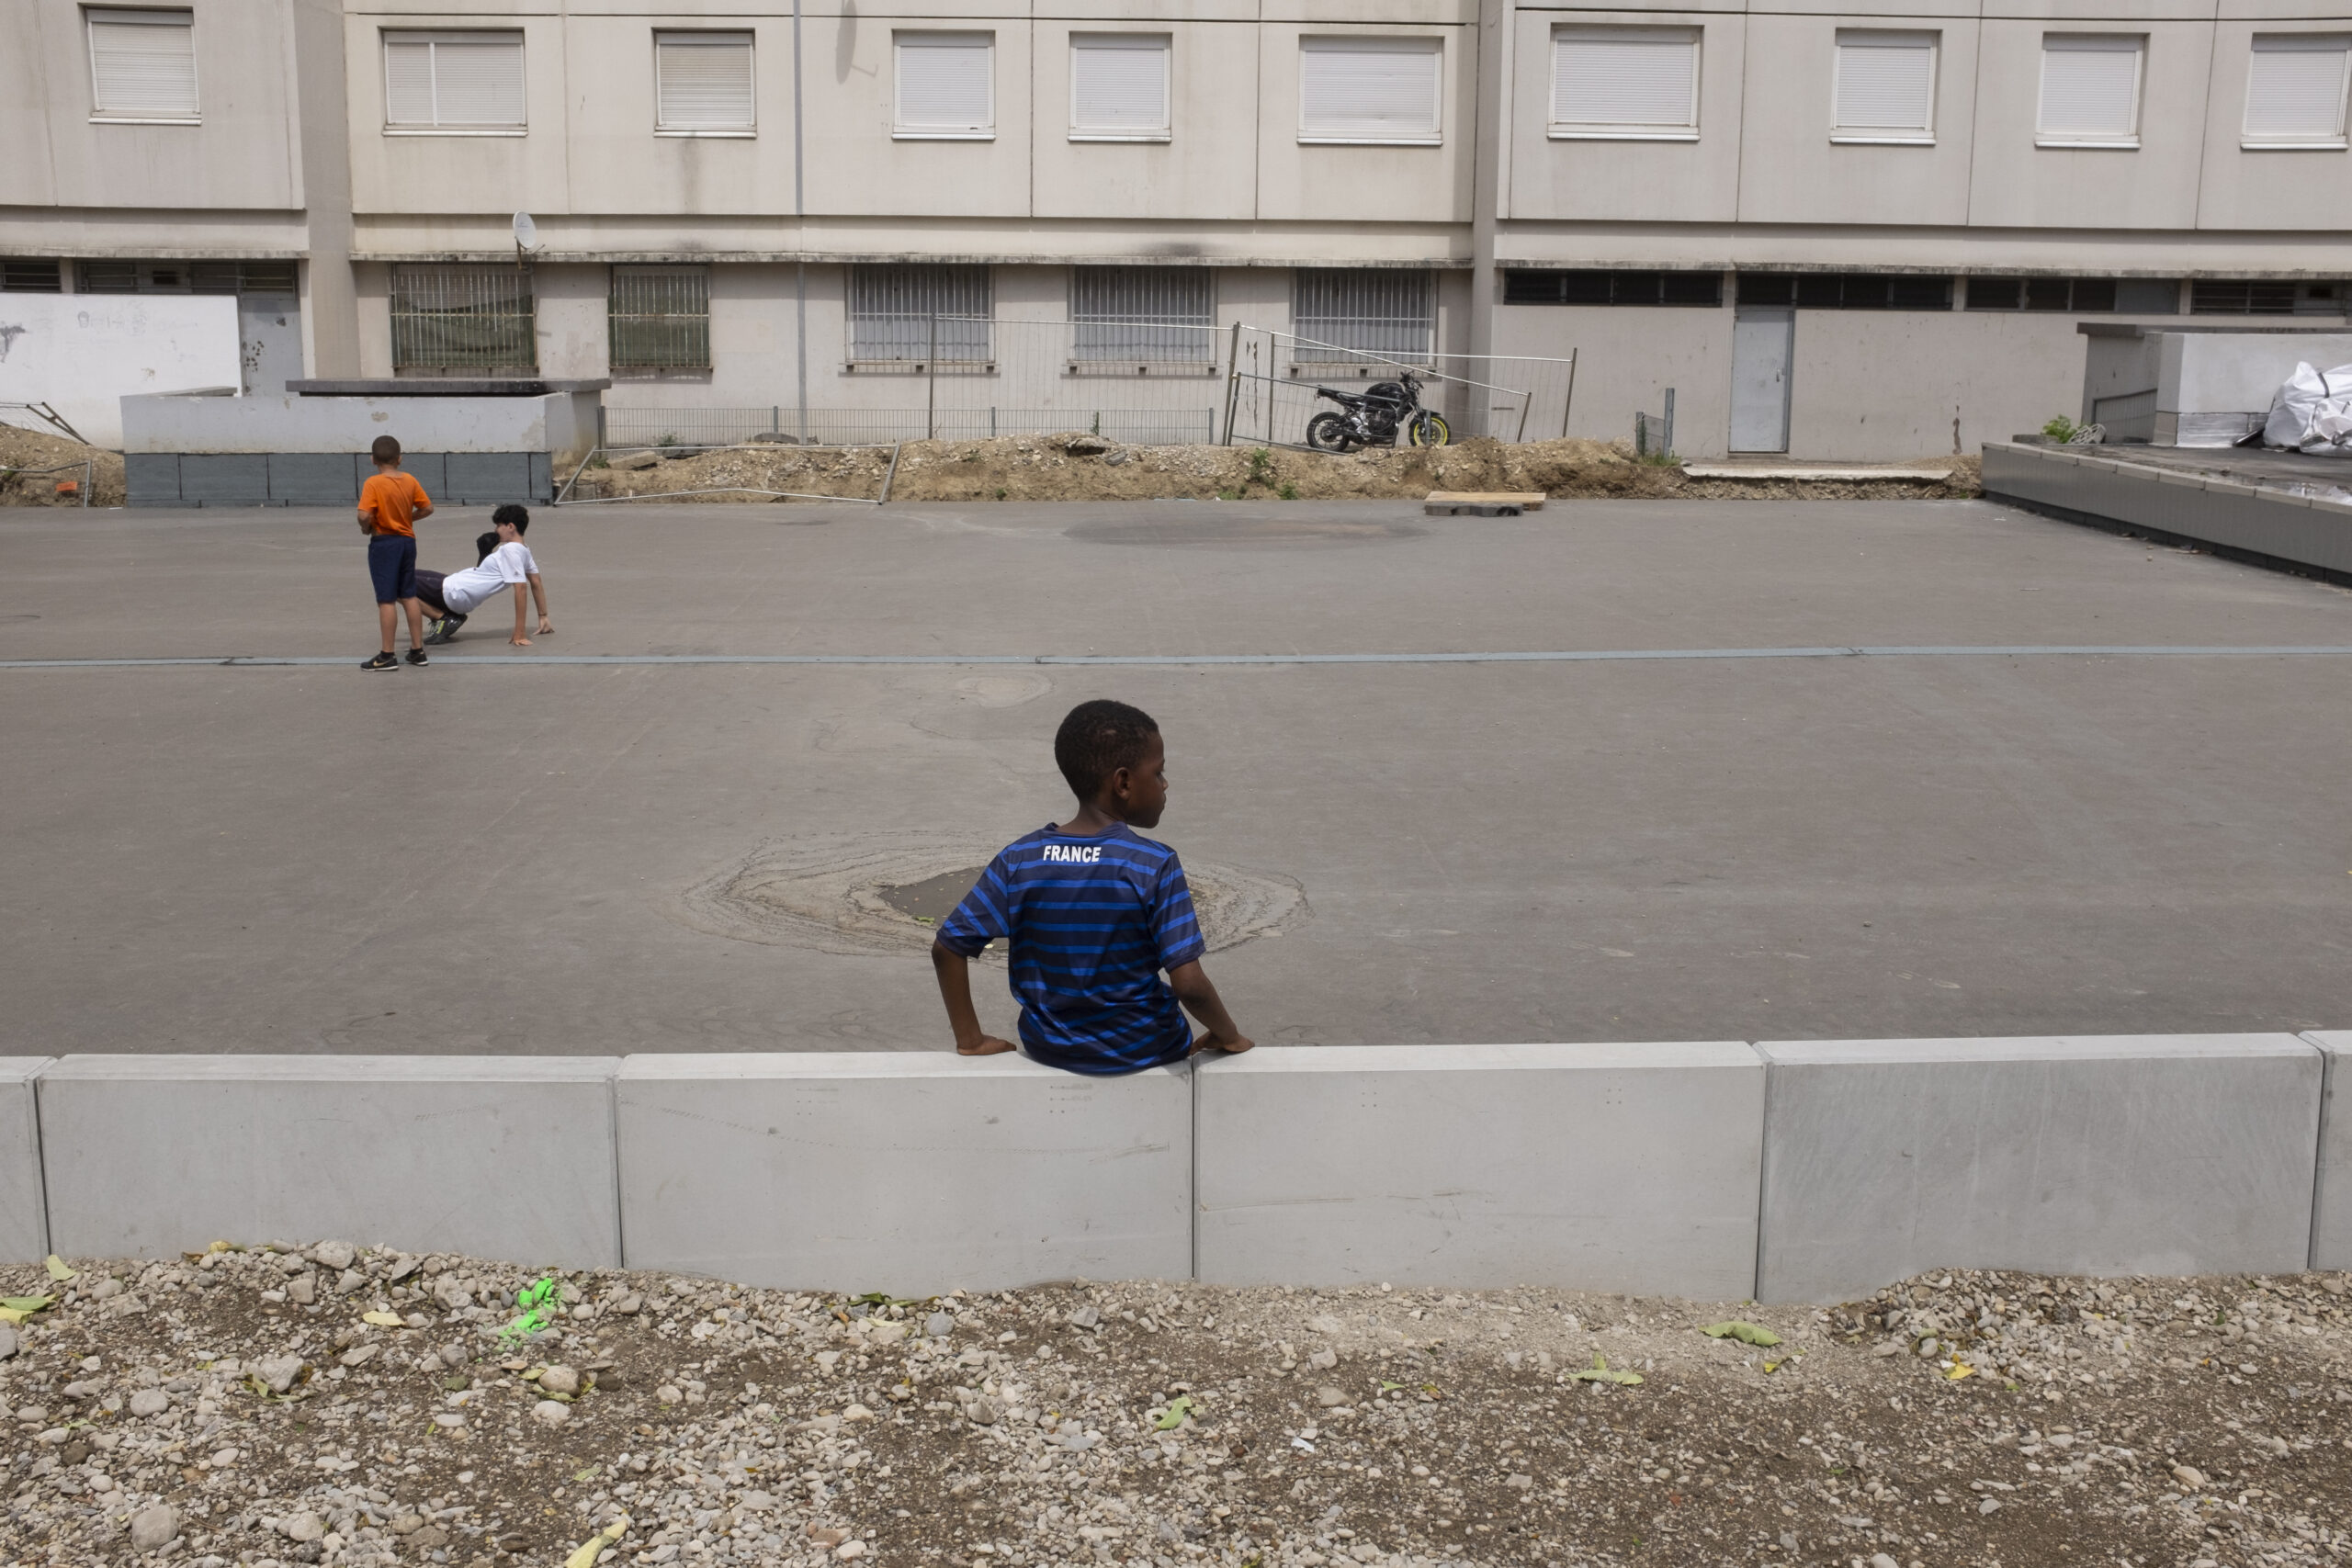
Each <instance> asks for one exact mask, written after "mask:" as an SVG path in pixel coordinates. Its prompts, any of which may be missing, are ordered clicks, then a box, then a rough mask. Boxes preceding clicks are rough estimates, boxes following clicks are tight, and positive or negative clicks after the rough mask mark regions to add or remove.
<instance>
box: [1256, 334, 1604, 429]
mask: <svg viewBox="0 0 2352 1568" xmlns="http://www.w3.org/2000/svg"><path fill="white" fill-rule="evenodd" d="M1338 348H1340V345H1338V344H1329V343H1315V342H1312V341H1309V340H1307V339H1306V338H1305V337H1304V336H1303V335H1299V334H1294V333H1277V332H1268V331H1265V330H1263V329H1262V328H1257V327H1245V328H1243V329H1241V331H1240V332H1239V333H1237V334H1236V341H1235V343H1234V345H1233V349H1232V353H1233V375H1232V378H1231V383H1230V388H1229V390H1230V396H1231V399H1232V402H1231V409H1230V413H1229V415H1228V425H1229V430H1230V434H1228V435H1227V440H1228V441H1249V442H1260V443H1263V444H1265V445H1267V446H1305V445H1306V427H1307V423H1308V422H1309V421H1310V420H1312V419H1313V418H1314V417H1315V416H1316V415H1317V414H1318V413H1324V412H1333V413H1344V412H1346V405H1345V404H1344V403H1343V402H1341V401H1340V400H1339V399H1337V398H1332V397H1329V396H1327V395H1326V394H1327V393H1330V392H1337V393H1340V394H1342V395H1344V396H1350V397H1357V396H1362V395H1363V394H1364V393H1365V392H1367V391H1368V390H1369V389H1371V388H1372V387H1374V386H1377V385H1380V384H1381V383H1383V382H1397V381H1399V380H1400V379H1401V378H1402V376H1403V375H1404V373H1406V372H1408V371H1409V372H1411V374H1412V375H1413V376H1414V377H1415V378H1417V379H1418V380H1419V382H1420V384H1421V386H1420V391H1419V400H1420V405H1421V407H1423V408H1425V409H1428V410H1430V412H1433V413H1435V414H1437V415H1438V416H1439V417H1440V418H1441V419H1442V420H1443V421H1444V422H1445V423H1446V425H1447V426H1448V434H1449V435H1450V437H1451V439H1453V440H1457V441H1458V440H1461V439H1462V438H1463V437H1464V436H1468V435H1491V436H1494V437H1495V438H1496V439H1498V440H1500V441H1545V440H1551V439H1554V438H1555V437H1557V436H1560V435H1562V434H1566V429H1567V418H1568V408H1569V404H1570V402H1571V401H1572V400H1573V399H1574V397H1575V395H1576V358H1575V355H1573V354H1571V355H1569V357H1567V358H1566V359H1539V358H1531V357H1525V356H1515V355H1467V354H1423V355H1420V356H1419V358H1418V359H1411V360H1407V359H1385V358H1381V357H1378V356H1375V355H1367V354H1363V353H1361V352H1358V353H1354V354H1338V353H1335V352H1334V351H1335V350H1336V349H1338Z"/></svg>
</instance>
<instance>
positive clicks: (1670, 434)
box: [1663, 387, 1674, 454]
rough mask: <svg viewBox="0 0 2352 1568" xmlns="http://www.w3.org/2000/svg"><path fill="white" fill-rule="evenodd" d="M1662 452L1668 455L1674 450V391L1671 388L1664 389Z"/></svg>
mask: <svg viewBox="0 0 2352 1568" xmlns="http://www.w3.org/2000/svg"><path fill="white" fill-rule="evenodd" d="M1663 450H1665V451H1666V452H1668V453H1669V454H1671V453H1672V452H1673V450H1674V389H1673V388H1671V387H1668V389H1666V446H1665V447H1664V448H1663Z"/></svg>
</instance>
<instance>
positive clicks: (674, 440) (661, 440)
mask: <svg viewBox="0 0 2352 1568" xmlns="http://www.w3.org/2000/svg"><path fill="white" fill-rule="evenodd" d="M677 444H678V433H677V432H676V431H674V430H665V431H663V432H662V434H660V435H659V436H657V437H655V439H654V442H653V445H655V446H676V445H677Z"/></svg>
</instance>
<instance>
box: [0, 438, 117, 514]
mask: <svg viewBox="0 0 2352 1568" xmlns="http://www.w3.org/2000/svg"><path fill="white" fill-rule="evenodd" d="M84 462H86V463H88V464H90V465H91V468H90V504H91V505H92V506H120V505H121V504H122V498H123V488H122V454H121V453H119V452H108V451H107V450H105V449H104V448H102V447H97V446H83V445H82V443H80V442H79V441H71V440H68V439H67V438H66V437H64V436H62V435H51V434H49V433H47V432H46V431H40V430H26V429H24V428H23V427H21V426H19V425H14V424H0V506H79V505H81V504H82V497H81V494H80V493H79V489H78V487H79V486H80V485H81V483H82V475H81V473H80V471H79V470H78V469H75V470H74V471H71V472H65V473H51V474H40V473H28V472H27V471H26V470H28V469H32V468H63V467H64V466H65V465H67V464H69V463H73V464H80V463H84ZM61 481H63V482H68V483H71V484H73V485H74V486H75V487H77V488H76V489H75V490H74V491H68V492H66V493H64V494H62V495H61V494H59V493H58V490H57V487H58V484H59V483H60V482H61Z"/></svg>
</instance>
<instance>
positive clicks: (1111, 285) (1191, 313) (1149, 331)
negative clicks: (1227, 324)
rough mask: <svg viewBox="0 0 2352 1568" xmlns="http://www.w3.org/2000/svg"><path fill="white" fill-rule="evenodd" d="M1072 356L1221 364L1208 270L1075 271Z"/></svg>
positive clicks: (1101, 268)
mask: <svg viewBox="0 0 2352 1568" xmlns="http://www.w3.org/2000/svg"><path fill="white" fill-rule="evenodd" d="M1069 316H1070V322H1071V325H1072V328H1073V331H1072V333H1071V344H1070V357H1071V358H1073V359H1077V360H1083V361H1087V362H1090V363H1131V364H1136V365H1201V364H1206V363H1207V362H1208V361H1210V360H1212V359H1214V358H1216V344H1215V343H1214V341H1213V338H1214V336H1215V333H1216V299H1215V295H1214V291H1213V289H1212V287H1211V279H1210V276H1209V274H1208V272H1207V271H1206V270H1205V269H1204V268H1200V267H1188V266H1081V267H1075V268H1073V269H1071V273H1070V290H1069Z"/></svg>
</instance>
